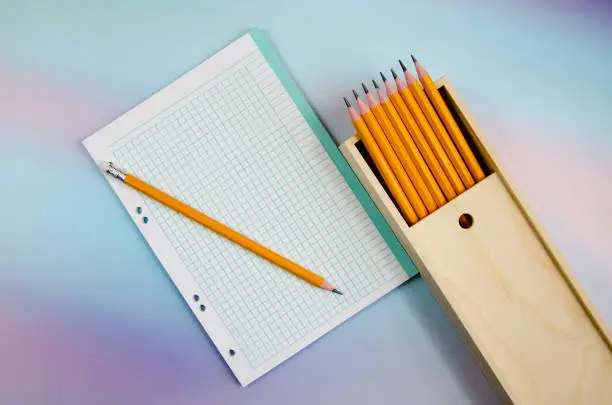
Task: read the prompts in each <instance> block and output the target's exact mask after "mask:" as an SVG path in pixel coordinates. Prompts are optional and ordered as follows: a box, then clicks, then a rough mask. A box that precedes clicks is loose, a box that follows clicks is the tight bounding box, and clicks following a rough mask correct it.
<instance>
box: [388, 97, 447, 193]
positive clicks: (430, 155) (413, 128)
mask: <svg viewBox="0 0 612 405" xmlns="http://www.w3.org/2000/svg"><path fill="white" fill-rule="evenodd" d="M387 87H390V86H387ZM389 90H390V89H389ZM389 99H390V100H391V102H392V103H393V106H394V107H395V108H396V110H397V112H398V113H399V115H400V118H401V119H402V122H403V123H404V125H406V128H407V129H408V132H410V134H411V135H412V138H413V139H414V142H415V143H416V145H417V147H418V148H419V151H420V152H421V155H422V156H423V159H425V162H426V163H427V166H428V167H429V169H430V170H431V172H432V174H433V175H434V178H435V179H436V182H437V183H438V185H439V186H440V188H441V189H442V192H443V193H444V196H445V197H446V199H447V200H451V199H453V198H455V196H456V195H457V193H456V192H455V189H454V188H453V185H452V184H451V182H450V180H449V179H448V176H447V175H446V173H445V172H444V169H443V168H442V165H441V164H440V161H439V160H438V158H437V157H436V155H435V154H434V152H433V150H432V149H431V147H430V146H429V143H427V140H426V139H425V136H424V135H423V132H422V131H421V129H420V128H419V126H418V124H417V122H416V120H415V119H414V117H413V116H412V113H410V110H409V109H408V107H407V106H406V103H405V102H404V100H403V99H402V97H401V95H400V93H399V91H395V90H394V91H393V92H391V93H390V94H389ZM434 195H435V194H434ZM438 201H440V199H439V198H438ZM445 202H446V201H443V202H442V204H444V203H445Z"/></svg>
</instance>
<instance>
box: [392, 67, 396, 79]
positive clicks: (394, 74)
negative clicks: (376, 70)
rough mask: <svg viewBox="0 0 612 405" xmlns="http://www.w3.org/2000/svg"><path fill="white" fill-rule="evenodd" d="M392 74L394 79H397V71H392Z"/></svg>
mask: <svg viewBox="0 0 612 405" xmlns="http://www.w3.org/2000/svg"><path fill="white" fill-rule="evenodd" d="M391 74H392V75H393V78H394V79H397V73H395V70H393V69H391Z"/></svg>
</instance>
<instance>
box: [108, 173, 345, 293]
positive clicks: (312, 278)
mask: <svg viewBox="0 0 612 405" xmlns="http://www.w3.org/2000/svg"><path fill="white" fill-rule="evenodd" d="M100 169H101V170H102V171H103V172H105V173H108V174H109V175H111V176H112V177H115V178H116V179H119V180H121V181H122V182H123V183H124V184H127V185H128V186H130V187H132V188H134V189H136V190H138V191H140V192H141V193H143V194H145V195H147V196H149V197H151V198H152V199H154V200H157V201H158V202H160V203H161V204H163V205H165V206H166V207H168V208H171V209H173V210H174V211H176V212H178V213H179V214H182V215H184V216H186V217H187V218H189V219H191V220H192V221H195V222H197V223H199V224H200V225H202V226H204V227H206V228H208V229H210V230H211V231H213V232H215V233H217V234H218V235H220V236H222V237H224V238H226V239H228V240H230V241H232V242H234V243H235V244H237V245H239V246H241V247H243V248H245V249H247V250H249V251H251V252H253V253H255V254H256V255H258V256H260V257H261V258H263V259H266V260H268V261H269V262H271V263H272V264H275V265H277V266H278V267H280V268H282V269H284V270H286V271H288V272H289V273H291V274H293V275H294V276H296V277H299V278H301V279H302V280H304V281H306V282H308V283H310V284H312V285H314V286H315V287H319V288H322V289H324V290H327V291H331V292H334V293H337V294H340V295H342V293H341V292H340V291H339V290H337V289H336V288H335V287H334V286H333V285H331V284H330V283H329V282H328V281H326V280H325V279H324V278H323V277H321V276H319V275H317V274H315V273H313V272H311V271H310V270H307V269H305V268H304V267H302V266H300V265H299V264H297V263H294V262H292V261H291V260H289V259H287V258H285V257H283V256H281V255H279V254H278V253H275V252H273V251H272V250H270V249H268V248H267V247H265V246H263V245H261V244H260V243H258V242H255V241H254V240H252V239H249V238H247V237H246V236H244V235H242V234H240V233H238V232H236V231H234V230H233V229H231V228H229V227H228V226H225V225H223V224H222V223H220V222H218V221H215V220H214V219H212V218H210V217H209V216H206V215H204V214H203V213H201V212H200V211H198V210H196V209H195V208H192V207H190V206H189V205H187V204H185V203H183V202H181V201H179V200H177V199H176V198H174V197H172V196H170V195H168V194H166V193H164V192H163V191H161V190H158V189H157V188H155V187H153V186H151V185H150V184H148V183H145V182H144V181H142V180H140V179H139V178H137V177H135V176H133V175H131V174H127V173H124V172H123V171H121V170H120V169H118V168H116V167H115V166H114V165H113V164H112V163H110V162H102V163H101V164H100Z"/></svg>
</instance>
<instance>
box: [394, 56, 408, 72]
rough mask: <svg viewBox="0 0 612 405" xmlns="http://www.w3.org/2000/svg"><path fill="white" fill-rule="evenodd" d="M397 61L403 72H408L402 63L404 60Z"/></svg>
mask: <svg viewBox="0 0 612 405" xmlns="http://www.w3.org/2000/svg"><path fill="white" fill-rule="evenodd" d="M397 61H398V62H399V64H400V66H401V67H402V70H403V71H404V72H405V71H406V70H408V69H406V65H404V62H402V60H401V59H398V60H397Z"/></svg>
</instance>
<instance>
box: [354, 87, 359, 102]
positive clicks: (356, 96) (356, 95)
mask: <svg viewBox="0 0 612 405" xmlns="http://www.w3.org/2000/svg"><path fill="white" fill-rule="evenodd" d="M353 96H355V100H359V94H357V92H356V91H355V89H353Z"/></svg>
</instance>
